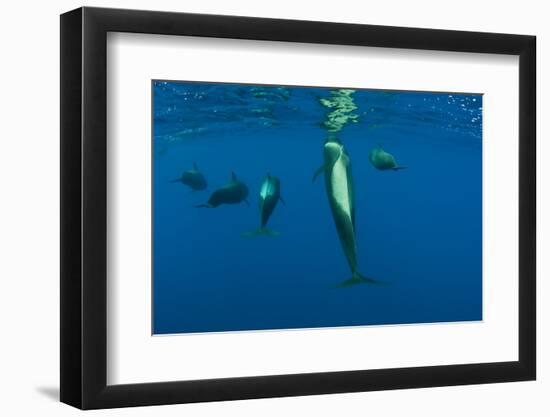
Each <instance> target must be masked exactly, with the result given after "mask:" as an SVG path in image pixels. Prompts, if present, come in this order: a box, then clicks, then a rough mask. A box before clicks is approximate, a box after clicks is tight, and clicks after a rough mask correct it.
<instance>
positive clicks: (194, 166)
mask: <svg viewBox="0 0 550 417" xmlns="http://www.w3.org/2000/svg"><path fill="white" fill-rule="evenodd" d="M193 169H194V170H195V171H198V170H199V167H198V166H197V163H196V162H193Z"/></svg>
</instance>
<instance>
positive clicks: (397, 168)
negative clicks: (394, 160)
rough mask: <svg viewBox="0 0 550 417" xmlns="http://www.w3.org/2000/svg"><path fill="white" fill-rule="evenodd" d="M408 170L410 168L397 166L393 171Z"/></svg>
mask: <svg viewBox="0 0 550 417" xmlns="http://www.w3.org/2000/svg"><path fill="white" fill-rule="evenodd" d="M407 168H408V167H404V166H396V167H393V168H392V169H393V170H394V171H400V170H402V169H407Z"/></svg>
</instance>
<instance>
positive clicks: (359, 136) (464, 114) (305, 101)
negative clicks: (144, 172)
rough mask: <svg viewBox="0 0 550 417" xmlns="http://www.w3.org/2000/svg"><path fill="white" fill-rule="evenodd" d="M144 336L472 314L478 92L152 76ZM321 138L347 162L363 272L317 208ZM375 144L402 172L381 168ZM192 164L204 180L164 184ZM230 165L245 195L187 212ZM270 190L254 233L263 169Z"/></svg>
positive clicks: (477, 244)
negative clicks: (356, 275)
mask: <svg viewBox="0 0 550 417" xmlns="http://www.w3.org/2000/svg"><path fill="white" fill-rule="evenodd" d="M152 93H153V136H154V137H153V146H154V148H153V149H154V156H153V213H154V214H153V332H154V333H155V334H171V333H187V332H212V331H242V330H262V329H290V328H315V327H335V326H356V325H379V324H402V323H429V322H453V321H470V320H481V319H482V96H481V95H479V94H458V93H431V92H401V91H381V90H354V91H353V90H339V89H329V88H309V87H270V86H251V85H241V84H216V83H188V82H167V81H153V85H152ZM327 136H332V137H337V138H338V139H339V140H340V141H341V142H342V144H343V145H344V147H345V149H346V150H347V153H348V154H349V157H350V159H351V163H352V174H353V182H354V196H355V234H356V240H357V257H358V261H359V270H360V272H361V273H362V274H363V275H365V276H368V277H371V278H374V279H376V280H380V281H383V284H380V285H377V284H357V285H353V286H348V287H344V288H335V286H337V285H338V284H339V283H341V282H342V281H344V280H347V279H349V278H351V271H350V267H349V266H348V263H347V261H346V257H345V255H344V252H343V249H342V246H341V244H340V241H339V239H338V235H337V232H336V227H335V224H334V220H333V217H332V213H331V210H330V207H329V203H328V199H327V191H326V189H325V184H324V179H323V178H318V179H317V181H316V182H312V177H313V174H314V172H315V171H316V170H317V168H319V166H320V165H321V164H322V163H323V144H324V142H325V140H326V138H327ZM378 146H381V147H382V148H383V149H384V150H385V151H386V152H389V153H391V154H392V155H393V156H394V157H395V159H396V161H397V162H398V164H399V165H403V166H406V167H407V168H406V169H403V170H398V171H394V170H384V171H381V170H377V169H376V168H374V167H373V166H372V165H371V163H370V162H369V152H370V150H372V149H373V148H377V147H378ZM194 163H195V164H196V165H197V167H198V169H199V170H200V172H201V173H202V174H203V175H204V176H205V178H206V180H207V182H208V188H207V189H206V190H200V191H193V190H191V189H190V188H189V187H187V186H186V185H184V184H182V183H178V182H172V180H175V179H177V178H179V177H180V176H181V175H182V172H184V171H186V170H190V169H192V168H193V164H194ZM231 172H234V173H235V174H236V176H237V178H238V179H239V180H240V181H243V182H244V183H246V185H247V186H248V188H249V196H248V201H249V202H250V206H248V205H247V204H246V203H244V202H242V203H240V204H233V205H221V206H219V207H217V208H196V207H194V206H195V205H198V204H201V203H205V202H206V201H207V200H208V198H209V196H210V195H211V193H212V192H214V191H215V190H216V189H217V188H219V187H221V186H223V185H224V184H226V183H228V182H229V180H230V177H231ZM268 172H269V173H270V174H271V175H273V176H276V177H277V178H279V179H280V184H281V196H282V197H283V199H284V202H285V204H284V205H283V204H282V203H279V204H278V205H277V206H276V207H275V210H274V212H273V215H272V216H271V218H270V219H269V222H268V227H269V228H270V229H273V230H276V231H278V232H280V235H279V236H276V237H275V236H257V237H242V236H241V234H242V233H243V232H247V231H251V230H254V229H257V228H258V226H259V222H260V220H259V209H258V196H259V192H260V187H261V184H262V181H263V179H264V178H265V177H266V174H267V173H268Z"/></svg>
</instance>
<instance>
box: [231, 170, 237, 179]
mask: <svg viewBox="0 0 550 417" xmlns="http://www.w3.org/2000/svg"><path fill="white" fill-rule="evenodd" d="M231 180H232V181H238V179H237V175H235V173H234V172H233V171H231Z"/></svg>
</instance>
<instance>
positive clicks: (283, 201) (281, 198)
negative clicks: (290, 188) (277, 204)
mask: <svg viewBox="0 0 550 417" xmlns="http://www.w3.org/2000/svg"><path fill="white" fill-rule="evenodd" d="M279 200H281V203H283V206H286V203H285V200H283V197H281V196H279Z"/></svg>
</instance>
